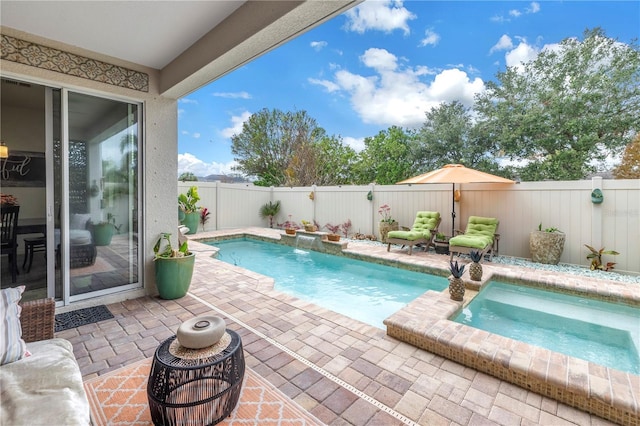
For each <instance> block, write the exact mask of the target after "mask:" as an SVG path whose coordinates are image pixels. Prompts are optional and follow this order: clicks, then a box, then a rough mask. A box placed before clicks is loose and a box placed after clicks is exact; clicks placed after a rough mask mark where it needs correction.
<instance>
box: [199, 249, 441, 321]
mask: <svg viewBox="0 0 640 426" xmlns="http://www.w3.org/2000/svg"><path fill="white" fill-rule="evenodd" d="M208 244H210V245H213V246H215V247H218V248H219V249H220V251H219V252H218V259H220V260H222V261H224V262H227V263H230V264H233V265H236V266H240V267H242V268H245V269H248V270H250V271H253V272H257V273H259V274H262V275H266V276H268V277H272V278H274V280H275V284H274V288H275V289H276V290H278V291H282V292H284V293H288V294H291V295H293V296H295V297H297V298H299V299H302V300H307V301H310V302H312V303H314V304H316V305H318V306H322V307H324V308H326V309H329V310H332V311H335V312H338V313H341V314H343V315H346V316H348V317H351V318H354V319H356V320H359V321H362V322H364V323H366V324H370V325H373V326H375V327H378V328H384V325H383V323H382V322H383V321H384V319H385V318H387V317H388V316H390V315H391V314H393V313H394V312H396V311H398V310H400V309H401V308H402V307H404V306H405V305H406V304H407V303H409V302H410V301H412V300H414V299H415V298H416V297H418V296H420V295H421V294H423V293H425V292H426V291H427V290H435V291H442V290H444V289H445V288H447V286H448V284H449V283H448V281H447V279H446V278H445V277H439V276H435V275H430V274H425V273H420V272H414V271H408V270H404V269H399V268H394V267H391V266H385V265H379V264H376V263H370V262H365V261H361V260H357V259H351V258H347V257H342V256H334V255H329V254H326V253H320V252H316V251H312V250H301V249H298V248H295V247H291V246H286V245H281V244H274V243H267V242H263V241H256V240H251V239H234V240H225V241H214V242H209V243H208Z"/></svg>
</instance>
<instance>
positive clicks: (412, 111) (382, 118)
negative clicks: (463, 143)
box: [334, 48, 484, 127]
mask: <svg viewBox="0 0 640 426" xmlns="http://www.w3.org/2000/svg"><path fill="white" fill-rule="evenodd" d="M360 59H361V60H362V62H363V63H364V64H365V65H366V66H368V67H369V68H372V69H373V71H374V74H373V75H370V76H364V75H358V74H354V73H351V72H349V71H347V70H339V71H337V72H336V73H335V76H334V81H335V84H337V85H338V86H339V87H340V89H341V91H343V92H346V94H347V95H348V96H349V97H350V101H351V105H352V107H353V109H354V110H355V111H356V112H357V113H358V114H359V115H360V117H361V119H362V120H363V121H364V122H365V123H372V124H377V125H387V126H388V125H399V126H406V127H418V126H420V125H421V124H422V123H423V122H424V114H425V112H426V111H428V110H430V109H431V108H433V107H435V106H438V105H440V104H441V103H443V102H451V101H454V100H457V101H459V102H461V103H462V104H464V105H466V106H471V105H472V104H473V97H474V95H475V94H476V93H478V92H481V91H483V90H484V82H483V81H482V80H481V79H479V78H476V79H473V80H471V79H470V78H469V76H468V75H467V73H465V72H464V71H461V70H459V69H457V68H453V69H447V70H444V71H441V72H440V73H439V74H437V75H435V78H433V80H432V81H430V82H428V81H423V79H424V77H425V76H426V75H432V74H433V72H427V71H430V70H429V69H428V67H424V66H417V67H415V68H410V67H404V66H400V65H398V60H397V57H396V56H395V55H393V54H391V53H390V52H388V51H386V50H384V49H374V48H372V49H368V50H367V51H366V52H365V53H364V54H363V55H362V56H361V58H360Z"/></svg>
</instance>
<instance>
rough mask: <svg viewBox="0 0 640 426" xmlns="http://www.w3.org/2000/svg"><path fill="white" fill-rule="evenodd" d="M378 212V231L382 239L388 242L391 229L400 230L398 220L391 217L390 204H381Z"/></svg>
mask: <svg viewBox="0 0 640 426" xmlns="http://www.w3.org/2000/svg"><path fill="white" fill-rule="evenodd" d="M378 214H379V215H380V217H381V219H380V224H379V225H378V231H379V232H380V241H382V242H383V243H386V242H387V234H388V233H389V231H397V230H398V222H396V220H395V219H394V218H393V217H391V207H389V205H388V204H384V205H382V206H380V208H379V209H378Z"/></svg>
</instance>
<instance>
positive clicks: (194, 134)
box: [180, 130, 201, 139]
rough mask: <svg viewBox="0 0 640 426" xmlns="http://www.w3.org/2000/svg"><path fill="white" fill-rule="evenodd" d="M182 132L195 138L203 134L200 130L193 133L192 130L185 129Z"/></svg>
mask: <svg viewBox="0 0 640 426" xmlns="http://www.w3.org/2000/svg"><path fill="white" fill-rule="evenodd" d="M180 133H181V134H183V135H185V136H191V137H192V138H194V139H200V136H201V135H200V132H193V133H191V132H189V131H186V130H183V131H182V132H180Z"/></svg>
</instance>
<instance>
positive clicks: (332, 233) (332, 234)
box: [324, 223, 341, 241]
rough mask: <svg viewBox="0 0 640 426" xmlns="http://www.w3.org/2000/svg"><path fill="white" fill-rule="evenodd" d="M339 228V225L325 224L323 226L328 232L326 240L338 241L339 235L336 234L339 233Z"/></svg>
mask: <svg viewBox="0 0 640 426" xmlns="http://www.w3.org/2000/svg"><path fill="white" fill-rule="evenodd" d="M340 226H341V225H332V224H330V223H327V224H326V225H325V226H324V227H325V228H327V229H328V230H329V234H328V235H327V239H328V240H329V241H340V234H338V232H339V231H340Z"/></svg>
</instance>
